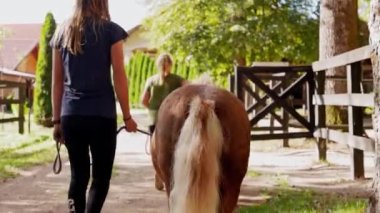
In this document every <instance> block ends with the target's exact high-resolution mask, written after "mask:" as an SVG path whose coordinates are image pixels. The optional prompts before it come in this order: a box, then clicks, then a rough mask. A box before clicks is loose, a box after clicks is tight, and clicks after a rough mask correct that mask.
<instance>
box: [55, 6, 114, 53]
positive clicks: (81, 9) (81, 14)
mask: <svg viewBox="0 0 380 213" xmlns="http://www.w3.org/2000/svg"><path fill="white" fill-rule="evenodd" d="M88 18H90V19H91V24H92V29H93V31H94V32H95V35H96V36H97V35H98V32H99V30H100V28H101V27H102V24H103V23H104V21H109V20H110V19H111V18H110V14H109V10H108V0H76V6H75V10H74V14H73V16H72V18H71V19H70V20H69V21H68V22H67V23H66V24H65V25H64V26H63V29H62V30H63V32H62V33H60V34H61V35H62V36H63V40H62V47H63V48H66V49H67V50H68V51H69V52H70V53H72V54H74V55H77V54H78V53H83V49H82V39H83V34H84V24H85V22H86V19H88ZM56 37H59V36H56ZM57 39H58V38H57ZM55 41H57V40H55Z"/></svg>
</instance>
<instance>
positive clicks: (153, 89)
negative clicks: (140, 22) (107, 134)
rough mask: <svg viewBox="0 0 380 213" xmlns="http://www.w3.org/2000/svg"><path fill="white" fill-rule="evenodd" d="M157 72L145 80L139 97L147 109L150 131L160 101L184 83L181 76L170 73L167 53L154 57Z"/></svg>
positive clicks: (171, 61)
mask: <svg viewBox="0 0 380 213" xmlns="http://www.w3.org/2000/svg"><path fill="white" fill-rule="evenodd" d="M156 66H157V69H158V73H157V74H155V75H153V76H151V77H149V78H148V79H147V80H146V83H145V87H144V91H143V93H142V97H141V104H142V105H143V106H144V107H146V108H147V109H148V113H149V118H150V125H149V131H150V133H153V132H154V129H155V124H156V119H157V112H158V109H159V108H160V105H161V103H162V101H163V100H164V99H165V98H166V96H168V95H169V94H170V93H171V92H172V91H174V90H175V89H177V88H179V87H181V86H182V85H184V84H186V80H184V79H183V78H182V77H181V76H179V75H176V74H172V73H171V70H172V66H173V60H172V58H171V57H170V55H169V54H167V53H162V54H161V55H159V56H158V57H157V59H156Z"/></svg>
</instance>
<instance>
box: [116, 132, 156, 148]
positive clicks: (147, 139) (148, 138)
mask: <svg viewBox="0 0 380 213" xmlns="http://www.w3.org/2000/svg"><path fill="white" fill-rule="evenodd" d="M123 129H126V127H125V126H122V127H120V128H119V129H118V130H117V133H116V134H119V133H120V132H121V130H123ZM137 132H140V133H142V134H144V135H147V136H149V137H147V138H146V140H145V154H147V155H150V153H149V151H148V146H149V141H150V138H151V137H152V134H150V133H149V132H147V131H144V130H141V129H137Z"/></svg>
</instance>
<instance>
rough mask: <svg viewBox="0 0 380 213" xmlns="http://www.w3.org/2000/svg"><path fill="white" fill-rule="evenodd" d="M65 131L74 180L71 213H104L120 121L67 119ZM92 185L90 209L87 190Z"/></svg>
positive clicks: (64, 117) (63, 118) (64, 122)
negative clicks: (117, 123) (102, 211)
mask: <svg viewBox="0 0 380 213" xmlns="http://www.w3.org/2000/svg"><path fill="white" fill-rule="evenodd" d="M61 120H62V121H61V122H62V131H63V135H64V140H65V145H66V148H67V151H68V155H69V160H70V167H71V181H70V188H69V192H68V199H69V208H70V212H76V213H83V212H85V211H86V212H88V213H97V212H100V211H101V209H102V207H103V203H104V201H105V199H106V197H107V193H108V189H109V185H110V179H111V174H112V166H113V162H114V158H115V150H116V128H117V126H116V119H108V118H103V117H97V116H63V117H62V119H61ZM89 152H91V156H92V162H91V163H92V183H91V188H90V190H89V194H88V201H87V206H86V190H87V185H88V182H89V178H90V167H91V163H90V155H89Z"/></svg>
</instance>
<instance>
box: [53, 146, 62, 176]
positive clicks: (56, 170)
mask: <svg viewBox="0 0 380 213" xmlns="http://www.w3.org/2000/svg"><path fill="white" fill-rule="evenodd" d="M55 148H56V149H57V155H56V156H55V160H54V163H53V172H54V174H56V175H57V174H59V173H60V172H61V170H62V159H61V154H60V150H61V143H60V142H59V141H57V140H56V141H55Z"/></svg>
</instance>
